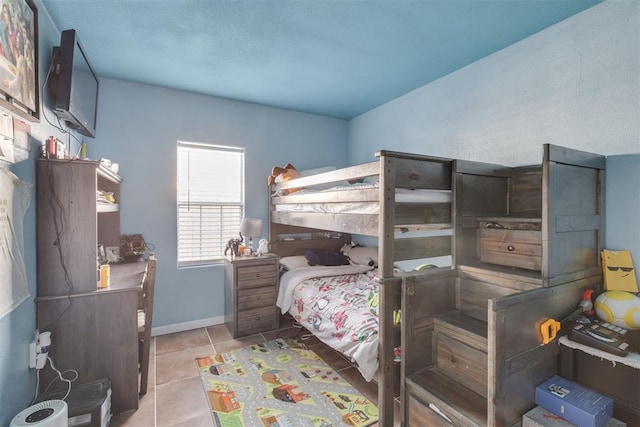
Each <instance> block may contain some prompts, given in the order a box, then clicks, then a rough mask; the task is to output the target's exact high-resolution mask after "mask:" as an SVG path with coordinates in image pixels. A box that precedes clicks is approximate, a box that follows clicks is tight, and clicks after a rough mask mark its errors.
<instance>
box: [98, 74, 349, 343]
mask: <svg viewBox="0 0 640 427" xmlns="http://www.w3.org/2000/svg"><path fill="white" fill-rule="evenodd" d="M100 91H101V93H100V102H99V121H98V133H97V137H96V139H95V140H94V141H90V142H89V143H88V144H87V145H88V147H87V152H88V155H89V156H90V157H92V158H100V157H106V158H109V159H111V160H112V161H114V162H117V163H119V164H120V171H119V174H120V175H121V176H122V177H123V179H124V181H123V184H122V190H121V191H122V195H121V231H122V232H123V233H127V234H132V233H142V234H143V235H144V237H145V240H146V241H147V242H148V243H152V244H153V245H154V246H155V253H156V256H157V258H158V261H159V262H158V275H157V279H156V296H155V308H154V318H153V323H154V328H156V332H157V331H158V327H162V326H166V325H176V324H186V325H182V326H181V327H180V328H179V329H183V328H185V327H191V326H198V325H203V324H207V323H208V324H211V323H216V322H217V323H221V317H222V316H223V315H224V297H223V296H224V274H223V270H224V269H223V267H222V266H213V267H200V268H186V269H185V268H183V269H178V268H177V261H176V259H177V248H176V235H177V231H176V164H177V150H176V143H177V141H178V140H182V141H192V142H207V143H214V144H221V145H232V146H241V147H245V149H246V151H245V163H246V174H245V178H246V179H245V182H246V215H247V216H249V217H257V218H263V222H264V224H265V226H264V236H265V237H267V236H268V227H267V225H266V224H268V200H267V176H268V175H269V174H270V172H271V168H272V167H273V166H275V165H284V164H286V163H287V162H291V163H292V164H294V165H295V166H296V168H298V169H299V170H302V169H307V168H311V167H318V166H324V165H329V164H333V165H335V166H336V167H341V166H345V165H346V158H347V151H346V147H347V122H346V121H343V120H337V119H331V118H327V117H321V116H315V115H311V114H305V113H298V112H293V111H287V110H282V109H277V108H270V107H264V106H260V105H255V104H248V103H244V102H239V101H233V100H228V99H221V98H213V97H209V96H202V95H196V94H192V93H186V92H180V91H175V90H170V89H163V88H158V87H154V86H147V85H141V84H137V83H130V82H123V81H118V80H109V79H102V81H101V87H100ZM191 322H196V323H191ZM160 330H161V331H162V332H167V329H166V328H165V329H164V330H163V329H162V328H161V329H160ZM169 331H171V329H169Z"/></svg>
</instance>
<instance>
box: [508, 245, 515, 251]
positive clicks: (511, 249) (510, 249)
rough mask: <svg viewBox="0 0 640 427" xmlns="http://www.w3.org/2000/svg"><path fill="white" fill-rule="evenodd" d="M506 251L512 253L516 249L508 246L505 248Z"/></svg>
mask: <svg viewBox="0 0 640 427" xmlns="http://www.w3.org/2000/svg"><path fill="white" fill-rule="evenodd" d="M507 250H508V251H509V252H513V251H515V250H516V248H515V247H514V246H513V245H509V246H507Z"/></svg>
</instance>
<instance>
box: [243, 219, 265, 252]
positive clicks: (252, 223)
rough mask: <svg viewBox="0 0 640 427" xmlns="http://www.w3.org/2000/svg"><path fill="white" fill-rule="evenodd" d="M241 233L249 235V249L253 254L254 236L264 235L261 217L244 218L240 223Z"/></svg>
mask: <svg viewBox="0 0 640 427" xmlns="http://www.w3.org/2000/svg"><path fill="white" fill-rule="evenodd" d="M240 233H242V235H243V236H247V237H249V249H250V250H251V253H252V254H253V238H254V237H260V236H262V220H261V219H259V218H243V219H242V222H241V223H240Z"/></svg>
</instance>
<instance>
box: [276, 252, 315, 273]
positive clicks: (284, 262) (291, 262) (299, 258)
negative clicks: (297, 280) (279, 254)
mask: <svg viewBox="0 0 640 427" xmlns="http://www.w3.org/2000/svg"><path fill="white" fill-rule="evenodd" d="M280 265H281V266H282V267H284V269H285V270H295V269H296V268H300V267H309V264H308V263H307V259H306V258H305V257H304V255H295V256H286V257H283V258H280Z"/></svg>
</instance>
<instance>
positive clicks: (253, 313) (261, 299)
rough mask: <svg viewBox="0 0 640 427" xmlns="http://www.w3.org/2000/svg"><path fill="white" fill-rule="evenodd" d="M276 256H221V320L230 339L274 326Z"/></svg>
mask: <svg viewBox="0 0 640 427" xmlns="http://www.w3.org/2000/svg"><path fill="white" fill-rule="evenodd" d="M279 259H280V257H279V256H277V255H273V254H265V255H262V256H253V257H226V258H225V269H224V271H225V323H226V324H227V327H228V328H229V331H230V332H231V334H232V335H233V337H234V338H237V337H241V336H246V335H251V334H256V333H258V332H264V331H270V330H272V329H277V328H278V326H279V319H280V317H279V316H278V309H277V307H276V298H277V297H278V260H279Z"/></svg>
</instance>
